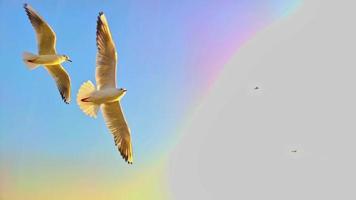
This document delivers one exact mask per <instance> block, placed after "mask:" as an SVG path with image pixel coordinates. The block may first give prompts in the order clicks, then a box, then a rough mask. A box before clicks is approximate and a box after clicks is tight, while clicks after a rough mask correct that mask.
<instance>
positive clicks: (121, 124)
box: [77, 12, 133, 164]
mask: <svg viewBox="0 0 356 200" xmlns="http://www.w3.org/2000/svg"><path fill="white" fill-rule="evenodd" d="M96 44H97V47H98V52H97V55H96V83H97V86H98V87H97V89H96V88H95V86H94V84H93V83H92V82H91V81H87V82H85V83H83V84H82V86H81V87H80V88H79V91H78V95H77V103H78V105H79V107H80V109H81V110H82V111H83V112H84V113H85V114H87V115H89V116H90V117H94V118H96V116H97V113H98V110H99V107H100V106H101V109H102V112H103V116H104V119H105V122H106V125H107V127H108V128H109V130H110V132H111V133H112V134H113V135H114V140H115V145H116V146H117V148H118V150H119V151H120V153H121V156H122V157H123V158H124V159H125V161H126V162H128V163H129V164H132V162H133V156H132V144H131V136H130V129H129V127H128V125H127V122H126V120H125V117H124V114H123V112H122V108H121V105H120V100H121V98H122V97H123V96H124V95H125V93H126V89H123V88H119V89H117V88H116V64H117V53H116V48H115V44H114V41H113V39H112V37H111V32H110V29H109V25H108V22H107V20H106V17H105V15H104V13H103V12H100V13H99V16H98V21H97V28H96Z"/></svg>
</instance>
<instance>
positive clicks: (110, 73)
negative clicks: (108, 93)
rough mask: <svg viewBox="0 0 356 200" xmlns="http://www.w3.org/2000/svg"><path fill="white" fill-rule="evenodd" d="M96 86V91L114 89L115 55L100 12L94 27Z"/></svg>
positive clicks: (103, 17)
mask: <svg viewBox="0 0 356 200" xmlns="http://www.w3.org/2000/svg"><path fill="white" fill-rule="evenodd" d="M96 44H97V46H98V53H97V55H96V84H97V85H98V89H99V90H100V89H102V88H116V62H117V54H116V49H115V44H114V41H113V40H112V37H111V33H110V29H109V25H108V22H107V20H106V17H105V15H104V14H103V13H102V12H100V13H99V16H98V21H97V27H96Z"/></svg>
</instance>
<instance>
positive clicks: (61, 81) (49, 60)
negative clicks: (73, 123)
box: [22, 4, 72, 103]
mask: <svg viewBox="0 0 356 200" xmlns="http://www.w3.org/2000/svg"><path fill="white" fill-rule="evenodd" d="M24 8H25V11H26V14H27V16H28V18H29V19H30V22H31V24H32V26H33V27H34V29H35V32H36V38H37V43H38V55H36V54H32V53H29V52H24V53H23V55H22V58H23V61H24V63H25V64H26V66H27V67H28V68H29V69H30V70H33V69H35V68H37V67H38V66H40V65H43V66H44V68H45V69H46V70H47V71H48V73H49V74H50V75H51V76H52V77H53V79H54V80H55V81H56V84H57V87H58V90H59V92H60V94H61V96H62V99H63V100H64V102H65V103H69V102H70V78H69V76H68V74H67V72H66V71H65V69H64V68H63V67H62V65H61V63H63V62H65V61H69V62H72V61H71V60H70V59H69V57H68V56H66V55H59V54H57V52H56V48H55V46H56V34H55V33H54V31H53V30H52V28H51V27H50V26H49V25H48V24H47V23H46V22H45V21H44V20H43V19H42V17H41V16H39V15H38V14H37V12H36V11H35V10H34V9H33V8H32V7H31V6H29V5H28V4H25V5H24Z"/></svg>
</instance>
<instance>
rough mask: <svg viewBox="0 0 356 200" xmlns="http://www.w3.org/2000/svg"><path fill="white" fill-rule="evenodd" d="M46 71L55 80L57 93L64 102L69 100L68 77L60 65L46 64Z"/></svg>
mask: <svg viewBox="0 0 356 200" xmlns="http://www.w3.org/2000/svg"><path fill="white" fill-rule="evenodd" d="M45 68H46V69H47V71H48V73H49V74H50V75H51V76H52V78H53V79H54V80H55V81H56V84H57V87H58V90H59V93H60V94H61V96H62V99H63V101H64V102H65V103H67V104H69V102H70V78H69V76H68V74H67V72H66V70H65V69H64V68H63V67H62V65H46V66H45Z"/></svg>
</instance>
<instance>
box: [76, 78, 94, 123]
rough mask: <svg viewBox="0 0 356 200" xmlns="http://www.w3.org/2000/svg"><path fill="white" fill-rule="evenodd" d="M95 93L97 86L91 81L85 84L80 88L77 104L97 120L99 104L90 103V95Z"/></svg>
mask: <svg viewBox="0 0 356 200" xmlns="http://www.w3.org/2000/svg"><path fill="white" fill-rule="evenodd" d="M94 91H95V86H94V84H93V83H92V82H91V81H87V82H84V83H83V84H82V86H80V88H79V91H78V94H77V103H78V105H79V108H80V109H81V110H82V111H83V112H84V113H85V114H86V115H88V116H90V117H94V118H96V115H97V113H98V110H99V104H95V103H93V102H90V101H88V97H90V94H91V93H92V92H94Z"/></svg>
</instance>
